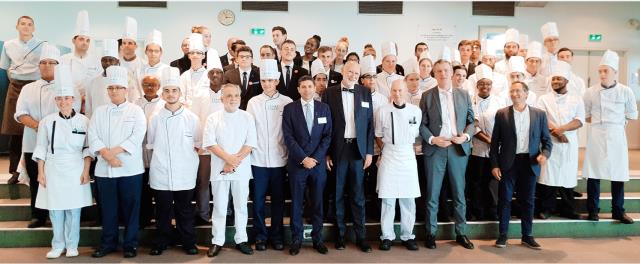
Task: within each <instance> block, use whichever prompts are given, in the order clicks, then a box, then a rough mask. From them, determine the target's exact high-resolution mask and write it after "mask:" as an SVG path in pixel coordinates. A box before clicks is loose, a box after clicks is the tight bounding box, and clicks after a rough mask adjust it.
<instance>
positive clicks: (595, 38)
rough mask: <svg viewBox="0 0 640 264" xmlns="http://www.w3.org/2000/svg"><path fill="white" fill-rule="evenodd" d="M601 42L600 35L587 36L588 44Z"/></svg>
mask: <svg viewBox="0 0 640 264" xmlns="http://www.w3.org/2000/svg"><path fill="white" fill-rule="evenodd" d="M600 41H602V34H589V42H600Z"/></svg>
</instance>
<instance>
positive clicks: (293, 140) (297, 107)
mask: <svg viewBox="0 0 640 264" xmlns="http://www.w3.org/2000/svg"><path fill="white" fill-rule="evenodd" d="M321 118H324V121H325V123H324V124H320V123H319V122H318V120H319V119H321ZM331 129H332V123H331V111H329V106H328V105H327V104H325V103H322V102H320V101H316V100H314V102H313V128H312V129H311V134H309V131H308V130H307V122H306V120H305V119H304V112H303V111H302V101H300V100H296V101H293V102H291V103H289V104H287V105H285V106H284V110H283V112H282V136H283V137H284V144H285V145H286V146H287V149H288V150H289V160H288V162H287V171H288V172H289V173H290V174H295V173H301V172H304V171H305V170H307V169H305V168H304V167H303V166H302V164H301V163H302V160H304V158H306V157H311V158H314V159H315V160H317V161H318V165H317V166H316V167H314V168H313V169H312V170H313V171H317V172H325V170H326V162H325V156H326V154H327V150H328V149H329V145H330V144H331Z"/></svg>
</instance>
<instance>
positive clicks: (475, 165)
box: [466, 57, 514, 221]
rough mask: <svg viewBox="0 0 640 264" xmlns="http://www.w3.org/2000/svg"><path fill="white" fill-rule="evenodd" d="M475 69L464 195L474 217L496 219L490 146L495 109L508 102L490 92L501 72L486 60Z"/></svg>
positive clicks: (495, 194) (496, 195)
mask: <svg viewBox="0 0 640 264" xmlns="http://www.w3.org/2000/svg"><path fill="white" fill-rule="evenodd" d="M511 58H512V59H513V58H514V57H511ZM475 70H476V73H475V75H476V78H478V81H477V82H476V89H475V90H476V93H475V95H474V96H473V97H471V106H472V107H473V115H474V119H475V123H474V124H475V128H476V129H475V134H474V135H473V138H471V145H472V148H471V156H470V157H469V163H468V165H467V172H466V173H467V175H466V176H467V180H466V182H467V186H468V187H467V189H466V195H467V199H468V201H469V202H468V204H467V212H468V213H467V215H470V216H472V217H474V218H475V219H477V220H489V221H496V220H497V219H498V213H497V206H498V181H497V180H496V179H494V178H493V176H491V161H490V160H489V147H490V145H491V134H492V133H493V124H494V122H495V116H496V112H497V111H498V110H499V109H500V108H503V107H506V106H507V104H506V101H505V99H504V97H501V96H498V95H496V94H493V93H492V91H491V90H492V89H493V87H492V86H493V80H494V77H496V76H502V75H500V74H497V73H494V72H493V70H492V69H491V68H490V67H489V66H487V65H485V64H480V65H478V66H477V67H476V69H475Z"/></svg>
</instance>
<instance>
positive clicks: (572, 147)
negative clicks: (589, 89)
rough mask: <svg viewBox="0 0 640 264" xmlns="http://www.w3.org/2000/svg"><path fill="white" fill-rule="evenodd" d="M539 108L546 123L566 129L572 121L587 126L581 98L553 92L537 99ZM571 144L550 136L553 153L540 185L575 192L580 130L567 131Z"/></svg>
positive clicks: (570, 94) (543, 172)
mask: <svg viewBox="0 0 640 264" xmlns="http://www.w3.org/2000/svg"><path fill="white" fill-rule="evenodd" d="M537 105H538V108H540V109H542V110H544V111H545V112H546V114H547V120H548V121H549V122H550V123H553V124H555V125H556V126H563V125H565V124H567V123H569V122H571V121H573V120H576V119H577V120H579V121H580V122H581V123H582V124H584V103H583V101H582V97H579V96H577V95H574V94H572V93H569V92H568V91H567V93H566V94H558V93H556V92H550V93H547V94H545V95H543V96H541V97H540V98H539V99H538V104H537ZM564 135H565V136H566V137H567V139H568V140H569V142H568V143H562V142H560V141H559V140H558V139H557V138H556V137H554V136H551V141H552V142H553V151H552V152H551V156H549V159H547V162H546V163H545V164H544V165H542V166H541V172H540V177H539V178H538V183H541V184H544V185H548V186H559V187H564V188H573V187H576V185H577V184H578V177H577V176H576V174H577V172H578V145H579V142H578V130H572V131H566V132H565V133H564Z"/></svg>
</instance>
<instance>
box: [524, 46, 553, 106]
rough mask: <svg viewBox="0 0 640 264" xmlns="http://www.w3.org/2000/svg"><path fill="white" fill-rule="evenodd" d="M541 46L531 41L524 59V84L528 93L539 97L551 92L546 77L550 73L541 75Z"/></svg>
mask: <svg viewBox="0 0 640 264" xmlns="http://www.w3.org/2000/svg"><path fill="white" fill-rule="evenodd" d="M541 58H542V45H541V44H540V42H537V41H533V42H531V43H529V51H528V52H527V57H525V64H526V66H527V67H526V69H527V70H526V71H524V77H525V78H524V83H526V84H527V86H528V87H529V91H530V92H533V93H535V94H536V97H540V96H542V95H544V94H546V93H549V92H551V88H550V86H549V85H550V83H549V80H548V78H547V77H548V76H549V74H550V73H546V74H543V73H542V72H543V71H542V70H541V67H540V65H541V63H542V59H541Z"/></svg>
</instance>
